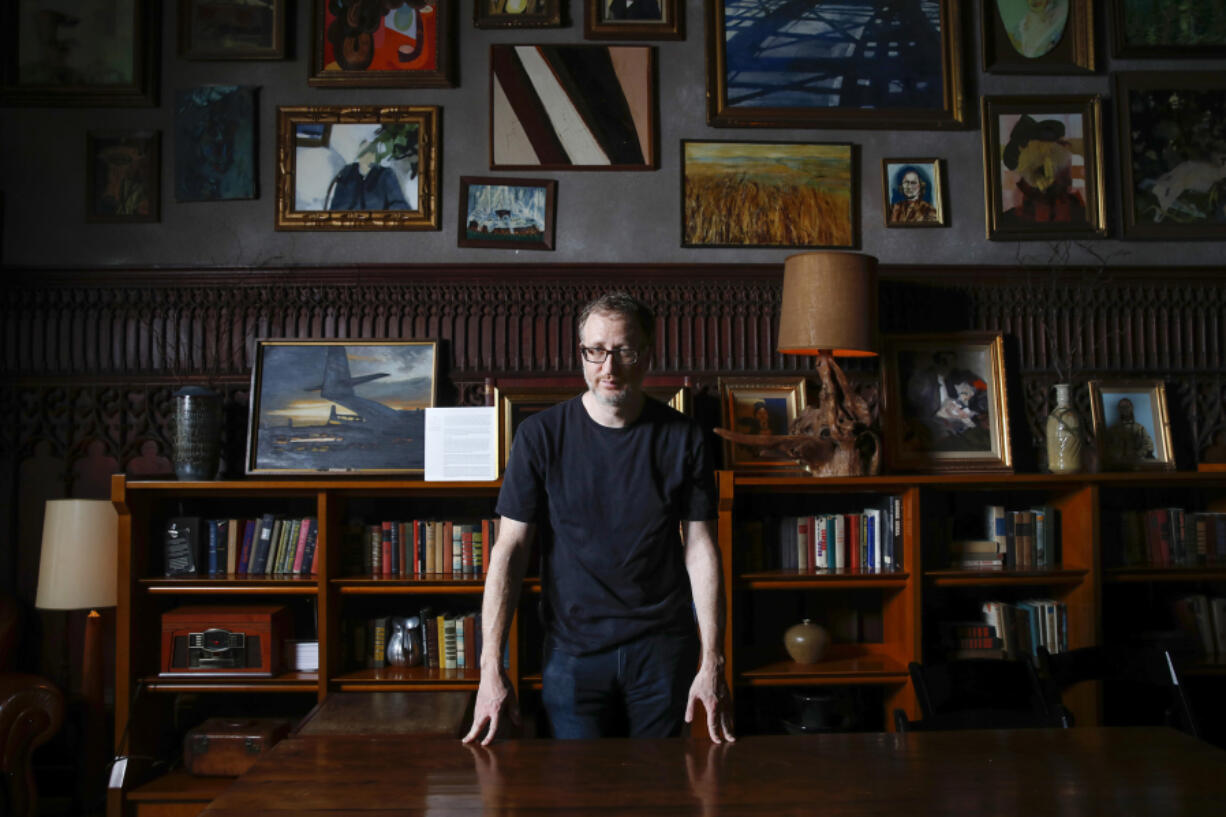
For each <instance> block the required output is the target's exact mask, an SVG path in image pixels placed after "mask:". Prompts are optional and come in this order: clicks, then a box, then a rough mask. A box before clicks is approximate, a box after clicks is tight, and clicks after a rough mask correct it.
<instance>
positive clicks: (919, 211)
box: [881, 159, 949, 227]
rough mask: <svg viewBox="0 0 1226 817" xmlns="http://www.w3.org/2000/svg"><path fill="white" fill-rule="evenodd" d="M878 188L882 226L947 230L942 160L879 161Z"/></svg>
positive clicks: (947, 220) (943, 163) (943, 164)
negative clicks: (941, 228) (883, 224)
mask: <svg viewBox="0 0 1226 817" xmlns="http://www.w3.org/2000/svg"><path fill="white" fill-rule="evenodd" d="M881 187H882V190H881V193H882V196H881V201H882V202H883V203H884V204H885V226H887V227H948V226H949V219H948V216H947V214H946V211H947V209H948V208H947V207H946V204H945V162H944V161H943V160H941V159H882V160H881Z"/></svg>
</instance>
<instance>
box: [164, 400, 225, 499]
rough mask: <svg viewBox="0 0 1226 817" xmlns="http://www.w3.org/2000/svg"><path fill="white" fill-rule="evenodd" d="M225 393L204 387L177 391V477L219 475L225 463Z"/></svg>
mask: <svg viewBox="0 0 1226 817" xmlns="http://www.w3.org/2000/svg"><path fill="white" fill-rule="evenodd" d="M221 421H222V411H221V395H220V394H218V393H217V392H215V391H213V390H212V389H206V388H205V387H203V386H184V387H183V388H181V389H179V390H178V391H177V392H175V436H174V441H175V447H174V463H175V476H177V477H178V478H179V479H182V480H204V479H214V478H216V477H217V469H218V466H220V465H221V425H222V422H221Z"/></svg>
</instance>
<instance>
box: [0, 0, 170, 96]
mask: <svg viewBox="0 0 1226 817" xmlns="http://www.w3.org/2000/svg"><path fill="white" fill-rule="evenodd" d="M161 7H162V4H161V3H160V2H156V1H155V0H58V2H56V3H47V2H44V1H43V0H8V2H5V3H3V4H0V25H2V26H3V37H4V38H5V44H6V48H5V59H4V60H3V61H2V62H0V76H2V77H3V80H2V82H0V104H5V105H54V106H59V107H67V106H94V107H106V106H114V107H118V106H152V105H156V104H157V82H156V79H155V75H154V70H155V67H156V61H157V47H156V45H157V42H158V36H157V35H158V32H159V22H160V19H161V16H160V14H159V12H160V10H161Z"/></svg>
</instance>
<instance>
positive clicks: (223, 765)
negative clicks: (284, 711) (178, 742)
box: [183, 718, 292, 777]
mask: <svg viewBox="0 0 1226 817" xmlns="http://www.w3.org/2000/svg"><path fill="white" fill-rule="evenodd" d="M291 725H292V724H291V722H290V721H289V720H286V719H285V718H209V719H208V720H206V721H205V722H204V723H202V724H200V725H199V726H197V727H196V728H194V729H191V730H189V731H188V733H187V735H186V736H185V737H184V738H183V765H184V766H185V767H187V771H188V772H190V773H191V774H196V775H201V776H206V777H237V776H238V775H240V774H242V773H243V772H245V771H247V769H249V768H251V764H252V763H255V761H256V759H257V758H259V756H260V755H262V754H264V753H265V752H267V751H268V750H269V749H271V748H272V747H273V745H274V744H275V743H276V742H277V741H279V740H281V738H283V737H285V736H286V735H288V734H289V730H290V726H291Z"/></svg>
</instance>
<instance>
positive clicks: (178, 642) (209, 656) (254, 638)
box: [158, 604, 291, 678]
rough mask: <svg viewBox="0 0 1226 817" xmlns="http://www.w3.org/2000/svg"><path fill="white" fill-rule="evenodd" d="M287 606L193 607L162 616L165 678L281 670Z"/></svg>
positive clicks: (269, 674)
mask: <svg viewBox="0 0 1226 817" xmlns="http://www.w3.org/2000/svg"><path fill="white" fill-rule="evenodd" d="M290 629H291V621H290V614H289V608H287V607H284V606H281V605H273V604H245V605H191V606H187V607H177V608H175V609H174V610H167V611H166V612H165V613H163V614H162V667H161V671H160V672H159V673H158V675H159V676H161V677H163V678H187V677H195V676H204V675H207V676H217V677H226V676H235V677H255V678H269V677H272V676H274V675H277V674H278V673H280V672H281V644H282V642H283V641H284V640H285V639H286V638H288V637H289V636H290Z"/></svg>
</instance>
